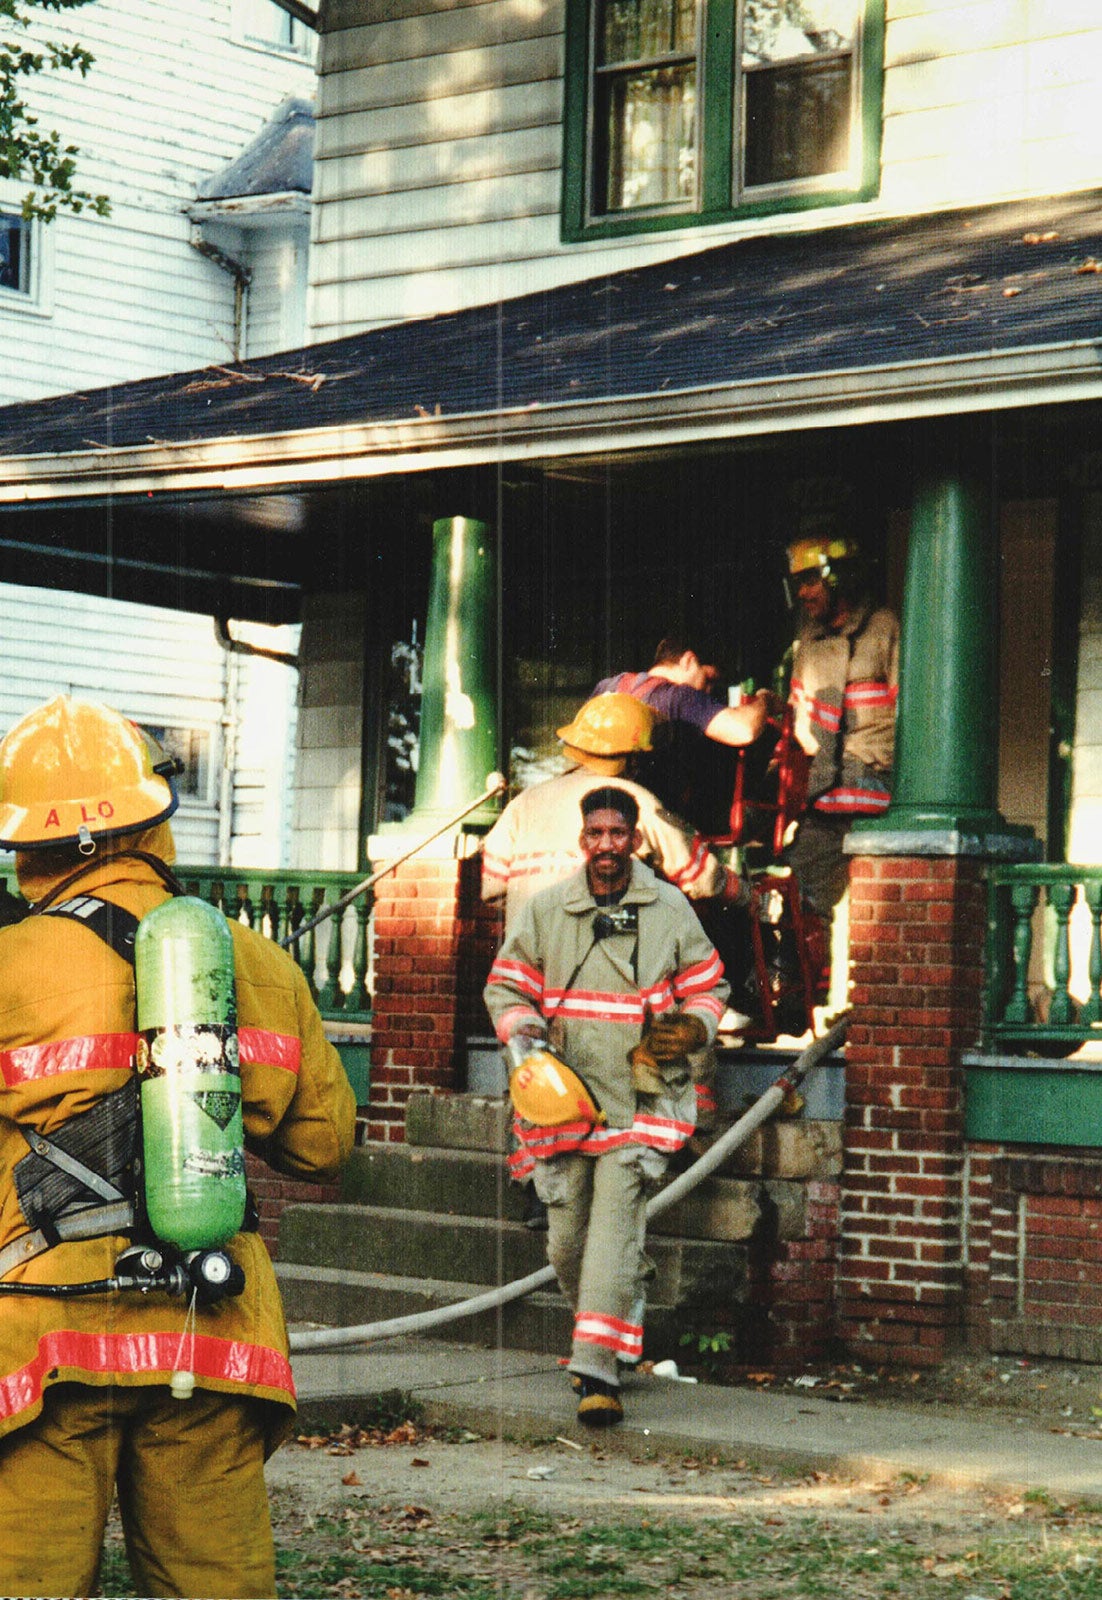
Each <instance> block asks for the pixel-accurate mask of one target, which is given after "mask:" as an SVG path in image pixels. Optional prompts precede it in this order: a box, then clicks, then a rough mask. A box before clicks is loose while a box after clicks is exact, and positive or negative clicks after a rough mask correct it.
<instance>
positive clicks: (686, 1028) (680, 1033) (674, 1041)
mask: <svg viewBox="0 0 1102 1600" xmlns="http://www.w3.org/2000/svg"><path fill="white" fill-rule="evenodd" d="M642 1043H643V1044H644V1045H645V1046H646V1048H647V1050H648V1052H649V1053H650V1055H651V1056H652V1057H653V1058H654V1060H655V1061H675V1060H676V1059H677V1057H678V1056H687V1055H690V1054H691V1053H692V1051H694V1050H703V1048H704V1046H705V1045H706V1044H707V1043H708V1030H707V1028H706V1027H705V1026H704V1023H703V1022H702V1021H701V1020H700V1018H699V1017H694V1016H692V1015H691V1014H689V1013H687V1012H684V1011H671V1012H666V1013H664V1014H663V1015H662V1016H659V1017H655V1018H654V1019H653V1021H651V1022H650V1023H649V1024H648V1026H647V1028H646V1029H645V1031H644V1033H643V1039H642Z"/></svg>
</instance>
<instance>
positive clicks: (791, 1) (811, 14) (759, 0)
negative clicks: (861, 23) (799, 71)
mask: <svg viewBox="0 0 1102 1600" xmlns="http://www.w3.org/2000/svg"><path fill="white" fill-rule="evenodd" d="M856 33H857V5H856V3H855V0H746V8H745V10H744V12H743V22H742V64H743V66H744V67H753V66H759V65H765V64H768V63H770V62H774V61H792V60H794V59H796V58H798V57H800V56H814V55H821V54H823V53H824V52H827V51H834V50H850V49H852V48H853V41H854V39H855V37H856Z"/></svg>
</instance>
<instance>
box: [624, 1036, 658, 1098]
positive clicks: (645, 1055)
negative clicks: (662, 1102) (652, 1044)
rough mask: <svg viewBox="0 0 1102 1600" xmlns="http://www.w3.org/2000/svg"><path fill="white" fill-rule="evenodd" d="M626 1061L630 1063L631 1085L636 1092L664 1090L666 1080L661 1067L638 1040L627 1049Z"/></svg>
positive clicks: (646, 1092)
mask: <svg viewBox="0 0 1102 1600" xmlns="http://www.w3.org/2000/svg"><path fill="white" fill-rule="evenodd" d="M628 1061H629V1062H630V1064H631V1086H632V1088H633V1089H634V1090H635V1092H636V1094H663V1093H664V1092H665V1088H666V1080H665V1079H664V1078H663V1076H662V1069H661V1067H660V1066H659V1065H658V1062H657V1061H656V1060H655V1058H654V1056H652V1055H651V1053H650V1051H649V1050H648V1049H647V1047H646V1045H645V1044H643V1043H641V1042H640V1043H639V1044H637V1045H633V1046H632V1048H631V1049H630V1050H629V1051H628Z"/></svg>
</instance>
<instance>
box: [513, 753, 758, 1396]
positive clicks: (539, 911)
mask: <svg viewBox="0 0 1102 1600" xmlns="http://www.w3.org/2000/svg"><path fill="white" fill-rule="evenodd" d="M580 809H581V824H582V827H581V840H580V845H581V852H582V856H583V859H584V865H583V867H582V868H581V869H580V870H579V871H578V872H576V873H574V874H573V875H572V876H571V877H569V878H567V879H566V880H565V881H564V882H562V883H559V884H555V885H553V886H552V887H551V888H549V889H545V890H543V892H542V893H540V894H538V895H536V897H535V899H533V900H530V901H529V902H528V904H527V905H526V906H525V908H524V910H523V911H522V912H521V914H520V916H519V918H518V920H517V922H516V924H515V925H514V927H513V929H512V931H511V932H510V934H509V935H508V937H507V938H506V940H505V942H504V944H503V945H502V948H501V951H500V953H499V955H498V957H497V960H496V961H495V962H494V964H493V967H492V969H491V972H490V979H489V982H488V984H487V986H486V991H485V998H486V1005H487V1009H488V1010H489V1013H490V1017H491V1020H492V1021H493V1024H494V1028H495V1031H496V1033H497V1036H498V1038H499V1039H500V1040H501V1042H502V1043H503V1044H504V1045H506V1047H507V1048H512V1050H513V1051H514V1052H516V1054H517V1055H518V1058H519V1059H518V1065H517V1068H516V1070H515V1071H514V1074H513V1077H512V1079H511V1093H512V1094H513V1103H514V1109H515V1111H516V1113H517V1131H518V1135H519V1138H520V1141H521V1147H522V1150H523V1151H524V1152H525V1153H526V1154H527V1155H528V1156H529V1157H530V1158H532V1159H533V1160H534V1162H535V1182H536V1187H537V1189H538V1190H539V1193H540V1196H541V1198H542V1199H543V1200H544V1202H545V1203H546V1205H547V1208H548V1216H549V1231H548V1241H547V1254H548V1259H549V1260H550V1262H551V1264H552V1266H553V1267H554V1268H555V1273H556V1276H557V1277H558V1280H559V1286H560V1288H561V1289H562V1292H563V1294H564V1295H565V1296H566V1298H567V1299H568V1300H569V1301H570V1303H571V1305H572V1307H573V1309H574V1336H573V1343H572V1349H571V1357H570V1371H571V1373H572V1374H574V1376H575V1379H576V1380H577V1386H578V1389H579V1403H578V1418H579V1420H580V1421H581V1422H583V1423H585V1424H587V1425H588V1426H593V1427H602V1426H608V1425H610V1424H612V1423H615V1422H618V1421H619V1420H620V1419H621V1417H622V1416H623V1407H622V1404H621V1401H620V1393H619V1369H618V1360H619V1359H623V1360H627V1361H629V1362H630V1361H634V1360H638V1357H639V1355H640V1353H641V1350H642V1340H643V1329H642V1325H641V1320H640V1317H639V1314H638V1312H637V1311H636V1310H635V1308H636V1307H638V1306H639V1305H640V1304H641V1303H642V1295H643V1288H644V1284H645V1281H646V1277H647V1275H648V1270H649V1263H648V1262H647V1259H646V1256H645V1253H644V1241H645V1231H646V1196H647V1193H648V1190H650V1189H651V1188H652V1187H653V1186H654V1184H655V1183H656V1182H657V1180H658V1179H659V1178H660V1177H661V1175H662V1173H663V1171H664V1170H665V1166H666V1161H667V1158H668V1156H669V1155H670V1154H672V1153H673V1152H674V1151H676V1150H678V1149H680V1148H681V1147H682V1146H683V1145H684V1144H685V1142H686V1140H687V1139H688V1138H689V1137H690V1135H691V1134H692V1132H693V1128H694V1125H695V1096H694V1092H693V1083H692V1076H691V1072H690V1068H689V1062H688V1056H689V1055H690V1054H691V1053H692V1052H693V1051H694V1050H700V1049H702V1048H705V1047H706V1046H708V1045H710V1044H711V1042H712V1040H713V1039H714V1038H715V1033H716V1028H717V1026H718V1024H719V1020H720V1018H721V1017H722V1015H723V1010H724V1006H725V1004H726V999H727V984H726V983H725V981H724V979H723V963H722V962H721V960H720V958H719V956H718V955H717V953H716V951H715V949H714V948H713V946H712V945H711V944H710V943H709V941H708V939H707V938H706V937H705V935H704V932H703V930H702V929H701V927H700V924H699V922H698V921H697V919H696V917H695V916H694V914H693V911H692V908H691V906H690V905H689V903H688V901H687V900H686V899H685V897H684V895H682V894H681V892H680V891H679V890H677V889H675V888H673V887H672V885H670V884H667V883H663V882H661V881H660V880H659V879H658V878H656V877H655V875H654V873H653V872H652V871H651V870H650V868H649V867H647V866H646V865H644V863H643V862H641V861H638V860H633V859H632V858H633V854H634V853H636V852H637V851H638V849H639V845H640V842H641V841H640V838H639V832H638V826H637V823H638V812H637V808H636V803H635V799H634V797H633V796H632V795H631V794H629V793H628V792H627V791H626V790H625V789H623V788H620V787H618V786H617V785H615V784H610V785H608V786H606V787H602V788H598V789H594V790H591V791H590V792H589V793H587V794H586V795H585V796H584V798H583V800H582V802H581V808H580ZM545 1042H547V1043H549V1044H550V1045H551V1046H552V1047H553V1048H554V1049H555V1050H557V1051H558V1052H559V1054H561V1056H562V1058H563V1060H564V1061H565V1063H566V1064H567V1066H568V1067H569V1068H570V1069H571V1071H572V1073H575V1074H577V1076H578V1077H579V1078H580V1079H581V1081H582V1084H583V1085H584V1086H585V1097H584V1098H583V1097H579V1096H578V1095H574V1096H573V1097H571V1096H569V1095H567V1096H566V1097H565V1098H566V1099H567V1100H568V1101H570V1100H571V1099H572V1101H573V1103H572V1104H568V1107H567V1111H566V1113H565V1116H564V1114H563V1113H561V1112H559V1111H557V1110H556V1109H555V1101H554V1099H553V1097H552V1096H551V1095H550V1094H549V1093H548V1087H549V1086H548V1084H547V1082H546V1081H545V1079H546V1077H547V1074H548V1071H549V1070H550V1069H548V1066H547V1052H546V1051H545V1050H544V1049H543V1048H542V1046H543V1044H544V1043H545ZM526 1049H528V1050H530V1051H531V1052H532V1053H534V1055H535V1057H536V1062H537V1069H536V1070H531V1069H528V1068H526V1058H525V1050H526ZM598 1111H599V1120H598ZM567 1117H568V1118H569V1120H566V1119H565V1118H567Z"/></svg>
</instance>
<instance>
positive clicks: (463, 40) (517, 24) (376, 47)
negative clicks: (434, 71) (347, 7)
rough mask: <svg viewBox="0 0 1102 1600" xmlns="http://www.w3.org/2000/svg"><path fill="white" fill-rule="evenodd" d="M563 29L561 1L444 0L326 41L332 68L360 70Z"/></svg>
mask: <svg viewBox="0 0 1102 1600" xmlns="http://www.w3.org/2000/svg"><path fill="white" fill-rule="evenodd" d="M562 31H563V24H562V12H561V7H560V5H559V3H558V0H527V3H526V4H525V5H522V6H520V5H513V6H502V5H501V4H500V0H484V3H483V4H481V5H472V6H459V7H456V6H453V5H450V4H447V3H445V0H441V3H440V4H439V5H438V6H437V7H436V8H435V9H434V10H433V11H432V12H430V13H427V14H424V15H421V16H407V17H401V18H399V19H397V20H390V21H386V22H377V23H373V24H368V25H365V26H364V27H362V28H351V29H347V30H345V31H343V32H341V33H338V34H335V35H330V36H328V38H327V41H326V44H327V49H326V58H325V64H326V71H328V72H345V71H348V70H349V69H350V68H351V69H359V68H361V67H362V66H363V64H364V62H365V61H385V62H386V63H387V64H388V66H391V65H394V64H396V63H397V62H400V61H424V60H427V59H429V58H433V59H434V60H436V61H439V60H440V59H441V58H442V57H445V56H449V55H451V54H453V53H454V52H457V51H465V50H470V49H471V48H472V47H474V48H478V47H480V46H481V45H483V44H484V43H485V42H486V41H487V40H490V41H492V42H493V43H494V44H495V45H498V46H512V45H515V44H518V43H523V42H525V41H527V40H530V39H535V38H540V37H546V36H552V37H553V36H555V35H559V34H561V33H562Z"/></svg>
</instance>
